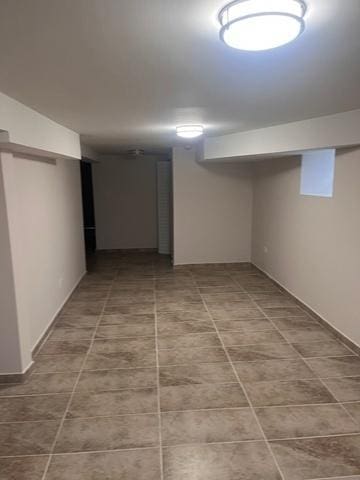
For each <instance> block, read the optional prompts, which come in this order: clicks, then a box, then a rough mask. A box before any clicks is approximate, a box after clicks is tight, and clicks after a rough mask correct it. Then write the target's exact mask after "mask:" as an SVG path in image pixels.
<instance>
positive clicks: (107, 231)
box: [93, 156, 158, 250]
mask: <svg viewBox="0 0 360 480" xmlns="http://www.w3.org/2000/svg"><path fill="white" fill-rule="evenodd" d="M157 160H158V159H157V158H156V157H150V156H145V157H142V158H141V157H140V158H135V157H133V158H132V157H119V156H116V157H113V156H104V157H103V158H102V159H101V161H100V163H96V164H93V180H94V197H95V217H96V240H97V248H98V249H99V250H102V249H105V250H106V249H117V248H120V249H122V248H124V249H127V248H156V247H157V204H156V196H157V194H156V189H157V186H156V162H157Z"/></svg>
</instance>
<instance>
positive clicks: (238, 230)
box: [173, 147, 252, 265]
mask: <svg viewBox="0 0 360 480" xmlns="http://www.w3.org/2000/svg"><path fill="white" fill-rule="evenodd" d="M196 159H197V152H196V150H195V149H192V150H186V149H185V148H184V147H175V148H174V150H173V191H174V193H173V194H174V263H175V265H181V264H187V263H223V262H247V261H249V260H250V248H251V212H252V180H251V171H250V170H249V167H248V166H246V165H238V164H216V165H215V164H204V163H198V162H197V160H196Z"/></svg>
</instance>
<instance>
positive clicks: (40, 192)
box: [1, 153, 85, 369]
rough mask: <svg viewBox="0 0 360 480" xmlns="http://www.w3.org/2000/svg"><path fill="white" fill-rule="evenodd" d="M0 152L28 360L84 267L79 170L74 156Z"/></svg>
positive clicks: (17, 295)
mask: <svg viewBox="0 0 360 480" xmlns="http://www.w3.org/2000/svg"><path fill="white" fill-rule="evenodd" d="M1 157H2V167H3V180H4V187H5V197H6V203H7V216H8V223H9V236H10V242H11V251H12V262H13V275H14V282H15V291H16V302H17V315H18V323H19V330H20V341H21V343H22V351H23V352H26V356H27V358H28V359H29V358H30V357H29V355H30V352H31V350H32V348H33V347H34V346H35V345H36V343H37V342H38V340H39V338H40V337H41V336H42V335H43V333H44V332H45V330H46V328H47V327H48V326H49V324H50V323H51V321H52V320H53V318H54V316H55V315H56V313H57V312H58V310H59V309H60V308H61V306H62V305H63V303H64V301H65V300H66V299H67V297H68V296H69V294H70V293H71V291H72V290H73V288H74V287H75V286H76V284H77V283H78V281H79V280H80V278H81V277H82V275H83V274H84V272H85V257H84V241H83V221H82V207H81V189H80V169H79V162H78V161H76V160H57V161H56V162H50V163H49V162H45V161H36V160H29V159H23V158H15V157H13V156H12V155H11V154H4V153H2V154H1ZM9 281H10V278H9ZM23 363H24V362H23ZM26 366H27V365H23V369H24V368H26Z"/></svg>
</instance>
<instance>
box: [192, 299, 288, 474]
mask: <svg viewBox="0 0 360 480" xmlns="http://www.w3.org/2000/svg"><path fill="white" fill-rule="evenodd" d="M201 298H202V297H201ZM203 303H204V306H205V308H206V310H207V311H208V313H209V315H210V316H211V318H212V321H213V324H214V328H215V330H216V332H217V334H218V337H219V340H220V342H221V344H222V346H223V349H224V351H225V354H226V356H227V359H228V361H229V364H230V366H231V368H232V370H233V373H234V375H235V377H236V379H237V381H238V383H239V385H240V387H241V389H242V390H243V392H244V395H245V397H246V400H247V402H248V403H249V406H250V409H251V411H252V414H253V416H254V418H255V421H256V423H257V425H258V427H259V430H260V432H261V435H262V436H263V439H264V441H265V444H266V446H267V448H268V450H269V453H270V455H271V457H272V459H273V461H274V463H275V465H276V467H277V469H278V471H279V474H280V476H281V478H282V479H283V480H285V475H284V474H283V472H282V471H281V469H280V465H279V463H278V461H277V458H276V457H275V454H274V452H273V451H272V449H271V447H270V444H269V442H268V440H267V438H266V435H265V432H264V430H263V428H262V425H261V423H260V420H259V418H258V416H257V414H256V411H255V409H254V407H253V405H252V403H251V400H250V397H249V395H248V393H247V391H246V390H245V388H244V386H243V384H242V382H241V380H240V377H239V375H238V373H237V371H236V369H235V366H234V364H233V362H232V359H231V357H230V355H229V353H228V351H227V349H226V348H225V345H224V342H223V340H222V338H221V335H220V333H219V330H218V328H217V325H216V323H215V320H214V319H213V317H212V314H211V312H210V311H209V309H208V308H207V305H206V301H204V300H203Z"/></svg>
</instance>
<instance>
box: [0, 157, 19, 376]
mask: <svg viewBox="0 0 360 480" xmlns="http://www.w3.org/2000/svg"><path fill="white" fill-rule="evenodd" d="M1 163H2V159H1V158H0V317H1V321H0V374H7V373H13V372H21V371H22V365H23V359H22V352H21V348H20V334H19V326H18V316H17V308H16V296H15V282H14V275H13V264H12V255H11V247H10V234H9V224H8V216H7V211H6V199H5V189H4V182H3V175H2V166H1Z"/></svg>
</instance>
